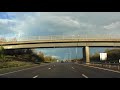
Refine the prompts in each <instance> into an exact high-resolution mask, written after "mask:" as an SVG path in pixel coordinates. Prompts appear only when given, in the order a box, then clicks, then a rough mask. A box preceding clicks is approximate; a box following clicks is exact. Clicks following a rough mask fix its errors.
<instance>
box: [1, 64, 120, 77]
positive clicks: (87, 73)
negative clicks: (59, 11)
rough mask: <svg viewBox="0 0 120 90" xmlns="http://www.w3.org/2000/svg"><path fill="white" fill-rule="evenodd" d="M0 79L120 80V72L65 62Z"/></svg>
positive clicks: (25, 70)
mask: <svg viewBox="0 0 120 90" xmlns="http://www.w3.org/2000/svg"><path fill="white" fill-rule="evenodd" d="M0 78H120V72H114V71H109V70H103V69H98V68H93V67H88V66H84V65H80V64H75V63H69V62H66V63H51V64H46V65H44V66H37V67H32V68H28V69H23V70H18V71H13V72H9V73H5V74H0Z"/></svg>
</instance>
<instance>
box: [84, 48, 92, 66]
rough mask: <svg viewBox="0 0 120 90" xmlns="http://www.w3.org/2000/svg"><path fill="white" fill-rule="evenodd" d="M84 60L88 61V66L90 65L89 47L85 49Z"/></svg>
mask: <svg viewBox="0 0 120 90" xmlns="http://www.w3.org/2000/svg"><path fill="white" fill-rule="evenodd" d="M83 59H84V60H86V64H90V50H89V46H85V47H83Z"/></svg>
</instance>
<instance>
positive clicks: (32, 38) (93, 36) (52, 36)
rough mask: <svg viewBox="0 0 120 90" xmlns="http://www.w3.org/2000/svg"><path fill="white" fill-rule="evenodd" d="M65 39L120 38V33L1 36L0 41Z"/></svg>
mask: <svg viewBox="0 0 120 90" xmlns="http://www.w3.org/2000/svg"><path fill="white" fill-rule="evenodd" d="M65 39H80V40H89V39H96V40H97V39H104V40H105V39H107V40H112V39H120V35H49V36H23V37H22V36H21V37H14V38H5V37H4V38H3V37H0V42H17V41H31V40H65Z"/></svg>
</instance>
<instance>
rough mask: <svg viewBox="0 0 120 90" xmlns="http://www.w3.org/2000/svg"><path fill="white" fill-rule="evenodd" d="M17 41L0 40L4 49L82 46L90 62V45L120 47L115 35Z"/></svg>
mask: <svg viewBox="0 0 120 90" xmlns="http://www.w3.org/2000/svg"><path fill="white" fill-rule="evenodd" d="M17 40H18V41H9V40H8V41H6V42H1V43H0V45H2V46H3V47H4V48H5V49H26V48H65V47H83V58H84V59H86V63H87V64H89V63H90V57H89V55H90V53H89V48H90V47H120V36H119V35H118V36H115V37H106V36H105V37H104V36H100V37H98V36H97V37H86V36H85V37H82V36H60V35H56V36H32V37H24V38H19V39H17Z"/></svg>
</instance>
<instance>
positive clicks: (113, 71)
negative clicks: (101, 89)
mask: <svg viewBox="0 0 120 90" xmlns="http://www.w3.org/2000/svg"><path fill="white" fill-rule="evenodd" d="M79 65H80V64H79ZM81 65H83V64H81ZM83 66H88V65H83ZM88 67H93V68H97V69H101V70H106V71H111V72H115V73H120V72H119V71H115V70H111V69H105V68H100V67H95V66H88Z"/></svg>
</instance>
